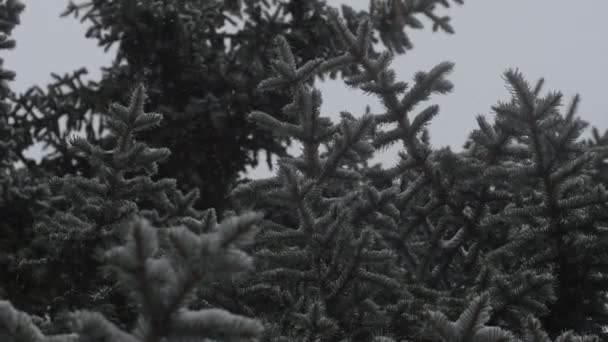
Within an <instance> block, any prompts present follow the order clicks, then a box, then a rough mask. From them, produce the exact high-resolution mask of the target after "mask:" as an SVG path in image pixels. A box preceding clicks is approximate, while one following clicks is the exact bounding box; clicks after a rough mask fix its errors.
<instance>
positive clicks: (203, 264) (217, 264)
mask: <svg viewBox="0 0 608 342" xmlns="http://www.w3.org/2000/svg"><path fill="white" fill-rule="evenodd" d="M260 217H261V216H260V215H259V214H257V213H248V214H243V215H240V216H239V217H233V218H232V219H230V220H227V221H225V222H223V223H221V224H219V225H215V226H213V227H212V229H211V230H210V231H207V232H202V231H198V232H197V231H192V230H190V229H189V228H187V227H185V226H176V227H172V228H170V229H169V230H168V231H167V239H168V241H169V243H170V245H171V249H170V250H165V251H164V252H162V253H161V251H160V249H159V240H160V239H159V236H158V230H157V229H156V228H154V227H152V226H151V225H150V224H149V222H148V221H147V220H146V219H142V218H138V219H137V218H136V219H135V220H134V221H133V222H132V223H131V224H130V225H129V226H128V233H127V236H126V242H125V243H124V244H123V245H122V246H116V247H113V248H111V249H110V250H108V251H107V252H106V253H105V254H104V259H105V260H106V262H107V263H108V266H109V268H110V269H112V270H113V271H114V272H115V273H116V274H117V277H118V279H119V280H120V283H121V285H122V286H124V287H125V288H126V289H127V290H129V294H130V295H131V298H132V300H134V301H135V302H136V303H137V308H138V311H139V312H138V317H137V324H136V325H135V326H134V327H133V328H132V329H131V330H128V331H127V330H125V329H121V328H120V327H119V326H117V325H116V324H115V323H113V322H112V321H110V320H108V319H107V318H106V317H104V316H103V315H101V314H100V313H99V312H94V311H86V310H82V311H76V312H74V313H72V314H71V315H70V317H69V329H70V331H69V332H66V333H62V334H54V335H45V334H44V333H43V332H42V331H41V330H40V329H39V327H38V326H37V325H36V324H34V321H33V320H32V318H31V317H30V316H29V315H28V314H27V313H24V312H21V311H18V310H15V309H14V308H13V306H12V305H11V304H10V302H7V301H1V302H0V337H2V340H3V341H10V342H13V341H23V342H46V341H57V342H59V341H65V342H68V341H70V342H71V341H74V342H76V341H78V342H84V341H133V342H135V341H141V342H160V341H192V340H197V341H215V340H226V341H252V340H255V339H256V337H257V336H259V335H260V334H261V332H262V329H263V328H262V326H261V324H260V323H258V322H257V321H256V320H253V319H250V318H246V317H242V316H238V315H233V314H231V313H230V312H228V311H225V310H221V309H202V310H190V309H188V308H187V305H188V302H190V301H191V296H192V292H193V290H194V289H195V288H196V286H197V284H198V283H199V282H201V281H205V280H212V279H217V278H220V279H221V278H224V277H227V276H234V275H235V274H238V273H239V272H243V271H245V270H247V269H249V268H250V267H251V265H252V261H251V259H250V258H249V257H248V256H247V254H245V253H244V252H243V251H242V250H241V249H240V248H242V247H243V246H245V245H247V243H248V242H249V241H251V238H252V237H251V235H252V233H253V232H254V231H253V230H252V229H251V228H252V227H253V224H255V222H256V221H258V220H259V219H260ZM169 251H170V253H168V252H169Z"/></svg>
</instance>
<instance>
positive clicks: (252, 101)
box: [13, 0, 462, 213]
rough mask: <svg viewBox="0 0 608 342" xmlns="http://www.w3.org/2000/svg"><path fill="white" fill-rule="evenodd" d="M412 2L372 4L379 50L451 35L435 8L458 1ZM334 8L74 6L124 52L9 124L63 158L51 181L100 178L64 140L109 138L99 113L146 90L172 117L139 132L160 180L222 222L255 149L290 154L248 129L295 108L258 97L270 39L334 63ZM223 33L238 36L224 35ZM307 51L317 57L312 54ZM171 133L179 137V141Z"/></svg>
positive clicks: (21, 103) (39, 97) (19, 109)
mask: <svg viewBox="0 0 608 342" xmlns="http://www.w3.org/2000/svg"><path fill="white" fill-rule="evenodd" d="M461 2H462V1H461V0H457V1H454V3H461ZM409 3H410V2H409V1H402V0H398V1H393V0H390V1H376V0H374V1H370V11H371V12H372V14H373V15H372V18H373V22H374V27H375V29H376V30H377V31H378V33H379V39H378V40H379V41H381V42H383V43H384V44H385V45H387V46H388V47H389V48H390V49H392V50H393V51H396V52H398V53H404V52H405V51H406V50H407V49H410V48H412V43H411V41H410V39H409V38H408V35H407V32H406V30H407V31H409V30H410V29H420V28H422V27H423V20H422V19H421V18H420V17H426V18H427V19H428V20H429V21H430V22H431V23H432V24H433V29H434V30H438V29H441V30H442V31H445V32H448V33H451V32H453V29H452V27H451V26H450V25H449V17H447V16H441V15H439V14H436V12H437V7H439V6H442V7H443V6H446V7H447V6H448V5H449V4H450V3H451V2H449V1H445V0H441V1H440V0H424V1H417V2H416V3H415V5H412V6H410V5H408V4H409ZM330 5H331V2H325V1H320V0H314V1H296V0H290V1H277V0H273V1H266V0H265V1H249V0H248V1H233V0H230V1H228V0H226V1H200V0H197V1H192V0H190V1H182V0H179V1H177V0H169V1H168V0H163V1H160V0H144V1H137V2H133V1H79V2H77V3H75V2H70V4H69V6H68V8H67V10H66V12H65V14H64V15H65V16H68V15H71V14H74V15H75V16H76V17H78V18H80V19H81V21H83V22H85V23H86V24H87V25H88V29H87V37H89V38H92V39H95V40H97V41H98V43H99V45H100V47H103V48H104V49H109V48H110V47H111V46H115V45H118V47H117V55H116V58H115V59H114V62H113V64H112V66H110V67H109V68H104V69H103V77H102V79H101V80H98V81H95V82H85V81H84V80H83V77H84V76H85V75H86V70H84V69H79V70H77V71H75V72H74V73H71V74H67V75H53V76H54V78H55V81H54V82H53V83H51V84H49V85H48V87H47V89H46V90H43V89H41V88H39V87H32V88H31V89H29V90H28V91H27V92H26V93H25V94H22V95H20V96H19V97H18V98H16V99H15V101H16V102H17V106H15V110H14V113H13V116H15V120H16V121H17V124H18V125H20V126H21V127H25V128H26V129H33V130H34V132H35V140H36V141H40V142H44V143H45V144H48V145H49V146H50V147H52V149H54V150H56V152H55V153H52V154H48V155H47V156H45V157H44V160H43V161H42V163H41V165H40V166H41V167H43V168H44V169H45V170H48V171H49V172H52V173H54V174H65V173H75V172H76V171H78V172H86V174H85V175H87V176H89V175H92V172H93V170H92V169H91V166H90V165H88V164H87V160H86V159H83V158H78V157H74V156H72V155H71V154H70V153H69V152H68V151H67V149H66V147H65V144H64V143H63V142H64V141H65V139H66V137H68V136H70V135H71V134H72V133H73V132H74V131H75V130H78V131H80V130H82V129H85V130H86V132H87V139H89V140H90V141H94V142H98V141H99V140H102V139H103V134H102V132H104V131H105V130H106V129H107V127H105V126H103V124H102V125H101V126H100V127H96V125H94V122H95V120H96V116H97V114H96V113H102V112H103V111H104V110H105V108H104V107H105V106H106V103H108V102H109V101H113V100H115V99H118V98H120V97H121V96H122V95H123V94H125V93H127V92H128V87H129V86H130V85H131V84H132V83H133V81H142V82H144V83H146V84H147V86H148V90H149V97H150V105H151V106H153V107H154V108H158V109H159V110H161V111H162V112H163V113H165V120H164V122H163V124H162V125H160V126H159V127H156V128H153V129H151V130H148V131H146V132H142V138H143V139H144V140H145V141H147V142H148V143H150V144H151V145H152V146H165V147H168V148H170V149H171V150H172V151H173V153H172V154H171V156H170V157H169V160H168V162H167V163H164V164H161V165H159V175H160V176H162V177H169V178H176V179H177V180H178V184H179V185H180V187H181V188H182V189H188V190H189V189H193V188H198V189H199V191H200V192H201V193H206V194H207V195H206V196H204V197H202V198H201V199H199V200H198V203H197V204H199V205H200V206H201V207H203V208H204V207H215V208H216V209H218V210H219V211H220V213H221V211H222V209H223V208H222V207H223V206H224V204H225V201H224V197H225V195H227V193H228V192H229V190H230V188H231V187H232V185H233V184H234V183H235V182H236V180H237V178H238V173H239V172H240V171H244V170H245V167H246V166H250V165H251V166H255V165H257V163H258V152H259V151H261V150H264V151H266V161H267V163H268V164H269V165H270V164H271V156H272V155H284V154H285V147H284V140H277V139H276V138H275V137H273V136H272V135H271V134H269V132H267V131H264V130H261V129H258V128H256V126H255V125H252V124H250V123H248V122H247V121H246V120H245V114H246V113H248V112H249V111H251V110H252V109H258V110H264V111H266V112H269V113H275V114H277V115H280V108H282V107H283V106H284V105H286V104H287V101H285V96H280V94H266V95H265V96H259V94H257V93H256V92H255V91H254V90H255V87H256V85H257V84H258V83H259V82H260V81H261V80H262V79H263V78H264V77H265V75H266V73H267V70H266V67H267V66H268V65H269V59H270V57H271V56H270V53H269V51H270V42H271V41H272V38H273V37H274V35H276V34H279V33H281V34H284V35H286V37H287V39H288V40H289V41H290V42H291V43H292V44H293V46H294V53H295V55H296V56H297V58H298V59H301V60H309V59H314V58H318V57H321V58H325V57H328V56H330V55H331V54H332V53H333V51H334V47H333V46H332V42H331V33H330V32H329V31H328V29H327V27H328V25H327V24H326V22H327V16H328V15H327V13H328V10H329V9H330V8H331V7H330ZM343 11H344V13H345V15H346V16H347V18H348V22H349V25H351V27H355V26H356V25H357V23H358V21H359V20H360V18H361V17H362V16H363V15H365V12H356V11H354V10H352V9H351V8H350V7H348V6H344V7H343ZM224 25H227V26H231V25H235V26H237V25H238V26H242V28H240V29H238V30H237V31H236V32H226V30H224V29H222V27H223V26H224ZM311 44H312V45H314V46H315V47H316V48H314V49H310V45H311ZM342 73H344V74H348V73H349V71H348V70H342ZM333 76H334V77H335V73H334V74H333ZM283 119H284V118H283ZM59 122H65V123H66V128H65V129H63V128H62V125H60V124H59ZM175 131H180V132H182V134H180V136H179V138H177V137H176V136H175V134H174V132H175ZM102 143H103V141H102ZM174 164H179V165H180V167H179V168H175V167H172V166H171V165H174ZM87 170H89V171H87Z"/></svg>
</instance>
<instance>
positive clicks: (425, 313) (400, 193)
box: [232, 14, 606, 341]
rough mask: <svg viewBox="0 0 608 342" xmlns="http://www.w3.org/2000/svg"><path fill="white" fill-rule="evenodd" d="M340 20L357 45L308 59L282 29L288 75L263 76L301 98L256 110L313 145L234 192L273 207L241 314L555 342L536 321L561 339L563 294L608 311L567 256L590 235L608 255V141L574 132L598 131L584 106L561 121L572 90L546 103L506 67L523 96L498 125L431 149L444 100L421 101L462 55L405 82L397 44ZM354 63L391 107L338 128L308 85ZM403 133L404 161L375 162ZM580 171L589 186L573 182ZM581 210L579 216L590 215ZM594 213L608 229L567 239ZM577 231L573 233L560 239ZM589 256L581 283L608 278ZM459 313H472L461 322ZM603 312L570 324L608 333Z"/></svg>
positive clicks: (396, 333) (282, 61)
mask: <svg viewBox="0 0 608 342" xmlns="http://www.w3.org/2000/svg"><path fill="white" fill-rule="evenodd" d="M333 28H334V33H335V37H336V39H337V40H338V42H339V43H340V44H341V46H342V49H343V53H342V54H341V55H339V56H337V57H335V58H332V59H330V60H326V61H323V60H312V61H308V62H302V65H301V66H298V65H297V63H296V60H295V58H294V56H293V55H292V54H291V51H290V47H289V45H288V43H287V42H286V41H285V39H283V38H282V37H278V38H277V41H276V42H277V55H278V58H277V59H276V60H275V61H273V63H272V67H273V70H274V75H273V77H271V78H269V79H267V80H265V81H263V82H262V83H261V84H260V85H259V90H260V91H274V90H285V89H288V90H289V91H290V93H291V95H292V97H293V102H292V103H290V104H289V105H287V106H286V107H285V108H284V113H285V114H286V115H287V117H288V119H289V120H288V121H280V120H278V119H276V118H274V117H273V116H272V115H271V114H268V113H263V112H259V111H255V112H253V113H251V114H250V119H251V120H252V121H254V122H255V123H256V124H258V125H259V126H261V127H263V128H265V129H269V130H271V131H272V132H274V133H275V134H278V135H283V136H287V137H290V138H293V139H295V140H297V141H299V142H300V143H301V144H302V154H301V155H300V156H297V157H285V158H282V159H281V160H280V161H279V168H278V169H277V171H276V175H275V176H274V177H272V178H269V179H262V180H256V181H252V182H250V183H248V184H245V185H242V186H240V187H238V188H237V189H235V190H234V191H233V193H232V199H233V201H234V203H235V206H236V207H237V208H241V209H251V208H256V209H260V210H264V211H265V212H267V214H268V215H267V216H266V217H265V219H264V220H263V221H262V223H261V227H262V232H261V234H260V235H259V236H258V239H257V244H256V245H257V249H256V250H257V252H256V256H257V258H258V259H259V260H260V261H259V267H258V272H256V273H255V274H254V275H253V276H252V277H251V278H249V279H248V280H247V281H245V282H244V283H241V284H239V285H238V286H240V289H239V290H238V291H237V293H242V294H244V295H245V300H243V301H241V302H240V303H241V305H243V306H244V307H243V309H242V310H243V311H244V312H248V311H251V312H258V313H260V314H261V316H260V318H261V319H264V320H265V321H266V322H268V323H267V325H268V326H269V329H268V330H267V331H268V332H273V334H274V335H278V336H281V338H280V339H279V340H281V341H288V340H293V339H294V338H295V339H297V338H298V337H297V336H300V337H301V336H305V337H304V340H310V341H313V340H320V341H342V340H372V339H376V340H377V341H390V340H392V339H395V338H396V339H398V340H399V339H413V340H425V341H426V340H435V339H436V338H440V339H442V340H444V341H465V340H466V341H468V340H478V341H506V340H517V339H518V338H519V337H516V336H520V337H522V338H524V336H532V335H534V336H536V337H527V340H530V341H548V339H547V334H546V333H545V332H544V331H543V326H542V325H541V324H539V321H538V319H537V318H540V319H544V325H545V328H547V327H548V328H549V329H550V332H551V333H552V334H554V335H559V334H560V333H561V332H562V330H567V329H560V328H559V327H557V326H556V325H555V323H554V322H555V321H557V320H558V319H559V317H560V315H562V314H566V313H565V312H564V311H561V309H560V306H561V304H560V301H563V300H567V299H568V298H584V297H585V296H593V298H594V300H595V304H591V303H594V302H590V305H589V306H588V307H585V306H584V305H583V306H578V307H577V308H578V309H577V311H576V313H575V312H570V313H568V314H569V315H570V316H571V317H573V315H583V317H585V316H584V315H589V314H591V313H593V315H596V314H597V315H598V316H593V317H598V318H600V317H603V316H602V315H603V313H602V310H605V304H606V299H605V297H602V296H601V295H602V294H605V289H606V286H600V287H597V288H596V289H597V290H596V292H593V291H588V292H586V294H583V293H581V292H580V290H579V292H571V291H573V290H574V289H575V287H576V284H575V283H574V282H572V283H569V280H567V279H568V277H572V276H574V275H575V274H576V273H571V272H574V270H573V269H572V268H570V269H569V270H568V268H567V267H569V266H567V263H568V261H566V260H576V259H569V258H572V257H574V255H573V254H571V255H570V256H568V255H569V253H570V252H569V250H568V249H559V246H572V249H571V250H572V251H574V250H577V251H578V253H579V255H580V253H581V252H582V250H581V249H579V248H577V247H576V244H578V245H579V246H582V243H583V242H584V241H586V242H589V241H591V242H592V243H594V244H595V245H596V246H597V248H592V249H590V250H586V251H585V252H584V254H583V255H585V254H586V255H588V258H589V260H590V261H591V260H595V262H596V263H602V261H601V260H603V259H602V255H603V254H602V252H601V251H602V250H603V247H602V246H603V244H604V242H603V241H606V239H605V238H603V237H600V236H602V234H604V233H603V232H604V229H603V228H601V227H600V226H601V224H602V222H606V221H605V216H602V214H601V209H600V208H602V207H603V206H605V202H606V193H605V190H604V189H603V187H602V186H601V185H594V183H593V182H592V181H590V180H589V178H588V177H586V176H584V172H588V171H584V170H585V169H586V167H588V166H590V165H593V164H592V162H593V161H595V160H597V159H598V158H601V157H602V155H605V149H602V147H601V146H596V147H594V148H586V147H585V146H586V145H581V144H579V143H577V142H575V140H576V139H577V138H578V136H579V133H580V130H581V129H582V128H583V127H584V124H583V123H582V121H580V119H578V118H575V117H574V111H575V109H576V108H575V107H576V106H575V105H574V106H571V107H570V109H569V110H568V113H567V114H566V115H565V116H561V115H560V114H559V113H558V112H557V109H556V108H557V106H558V105H559V101H558V97H559V96H558V95H556V94H553V93H552V94H549V95H548V96H547V97H545V98H541V97H539V92H540V90H541V88H540V86H537V87H536V88H535V89H534V90H532V89H530V88H529V86H528V85H527V83H526V82H525V81H524V80H523V77H522V76H521V75H520V74H519V73H518V72H515V71H508V72H507V73H505V78H506V80H507V82H508V83H509V85H510V87H511V89H513V96H514V99H513V101H512V102H511V103H510V104H506V105H499V106H496V107H494V110H495V111H496V112H497V114H498V116H497V119H496V121H497V122H496V124H495V125H494V126H492V125H490V124H489V123H488V122H487V121H486V119H485V118H483V117H479V118H478V122H479V125H480V129H479V130H476V131H475V132H473V134H472V135H471V141H469V143H468V144H467V146H466V148H465V150H464V151H463V152H460V153H454V152H452V151H451V150H450V149H449V148H442V149H433V148H432V147H431V145H430V139H429V133H428V130H427V129H426V128H425V126H426V125H427V124H428V123H429V122H430V120H431V119H432V118H433V117H434V116H436V115H437V114H438V113H439V108H438V106H436V105H431V106H427V107H422V108H421V106H422V104H423V103H424V102H425V101H427V100H428V99H429V98H430V96H431V95H432V94H445V93H447V92H449V91H450V90H451V89H452V84H451V83H450V82H449V81H448V80H447V79H446V75H447V74H448V73H449V72H450V71H451V69H452V64H451V63H448V62H444V63H440V64H438V65H437V66H435V67H434V68H432V69H431V70H430V71H428V72H418V73H416V75H415V77H414V82H413V84H412V85H411V86H410V85H409V84H406V83H404V82H396V81H395V72H394V71H393V70H392V69H390V61H391V55H390V54H388V53H382V54H380V55H379V56H378V57H377V58H372V57H370V56H369V53H368V52H369V44H370V23H369V22H368V21H365V20H364V21H363V22H362V23H360V25H359V27H358V29H357V32H356V33H352V32H351V31H350V30H349V29H348V28H347V27H346V25H345V24H344V23H343V21H342V20H341V19H340V18H338V15H337V14H335V15H334V20H333ZM346 66H350V67H352V66H355V67H356V70H358V73H357V74H355V75H352V76H350V77H349V78H347V79H346V80H345V83H346V84H347V85H350V86H353V87H358V88H359V89H361V90H363V91H365V92H367V93H371V94H374V95H376V96H378V97H379V98H380V100H381V102H382V104H383V105H384V107H385V109H386V111H385V112H384V113H381V114H377V115H372V114H369V113H368V114H366V115H363V116H362V117H361V118H359V119H356V118H355V117H354V116H353V115H351V114H350V113H346V112H343V113H341V121H340V122H339V123H338V124H333V123H331V121H330V120H329V119H327V118H324V117H321V116H320V113H319V108H320V105H321V94H320V92H319V91H318V90H315V89H311V88H310V87H309V84H308V83H307V82H306V81H307V80H309V79H310V78H311V77H312V76H313V75H315V74H322V73H324V72H330V71H331V70H334V69H338V68H342V67H346ZM414 111H417V113H414ZM517 120H519V121H517ZM394 143H401V144H402V145H403V146H404V148H405V151H404V152H402V153H400V154H399V156H400V160H399V162H398V163H397V164H396V165H395V166H393V167H390V168H388V169H383V168H381V167H380V166H379V165H374V166H371V167H370V166H368V164H367V160H368V159H369V158H370V156H372V155H373V153H374V152H375V151H377V150H381V149H383V148H385V147H387V146H390V145H392V144H394ZM583 150H584V151H583ZM535 163H536V164H535ZM587 170H588V169H587ZM577 172H579V174H578V175H577V177H579V180H578V181H574V179H572V180H570V181H567V180H568V179H569V178H572V177H574V176H575V175H576V173H577ZM580 172H583V175H581V174H580ZM543 174H544V176H543ZM580 177H582V178H580ZM564 182H565V184H564V185H563V186H562V185H560V184H562V183H564ZM567 184H570V185H567ZM574 184H578V186H579V188H576V187H573V185H574ZM581 186H582V187H581ZM587 186H588V187H589V188H587ZM553 189H555V190H553ZM558 189H563V190H561V191H558ZM566 189H569V191H566ZM583 193H585V194H584V195H583ZM550 203H551V204H550ZM551 208H553V209H551ZM583 208H584V209H583ZM568 210H579V214H578V218H577V215H576V214H575V212H570V211H568ZM580 210H583V211H582V212H581V211H580ZM604 212H605V211H604ZM570 213H571V214H570ZM515 218H518V219H517V220H515ZM568 219H570V220H572V221H571V224H573V225H574V226H571V225H568V224H567V220H568ZM564 220H566V221H564ZM581 220H586V221H581ZM551 222H553V223H551ZM592 222H593V224H598V225H600V226H598V227H597V228H589V229H590V230H588V231H587V233H585V235H578V238H567V236H568V235H569V234H575V233H576V232H577V229H580V228H575V227H581V224H585V223H587V224H592ZM547 225H554V226H555V227H556V228H555V229H554V230H552V231H551V232H552V235H550V236H547V235H546V234H547V233H549V232H550V231H549V230H547V228H542V227H547ZM536 227H538V228H536ZM557 227H562V228H557ZM567 227H572V228H567ZM567 229H570V231H569V232H568V230H567ZM589 232H595V233H593V234H596V236H597V237H593V236H591V235H589ZM560 234H561V235H560ZM597 234H599V235H597ZM574 236H576V235H574ZM583 236H588V237H589V238H583ZM547 239H548V241H549V243H550V244H549V245H548V246H550V247H549V248H548V249H546V250H545V249H543V250H540V251H539V250H538V248H537V247H536V248H534V249H532V248H533V247H532V246H533V245H531V244H530V243H532V242H535V243H537V246H538V243H541V241H547ZM563 239H565V240H564V241H568V239H570V242H566V244H564V243H559V245H558V248H554V247H553V245H551V243H552V241H559V240H563ZM586 242H585V243H586ZM542 243H543V245H544V244H545V242H542ZM526 246H527V247H526ZM505 256H507V257H508V258H507V259H505ZM501 258H502V259H501ZM548 258H549V259H548ZM551 258H552V259H551ZM560 260H561V261H560ZM579 260H580V259H579ZM560 262H561V264H560ZM588 265H589V266H588V267H589V268H588V271H587V273H585V274H580V275H579V276H577V277H580V278H577V279H580V281H585V282H587V281H588V280H584V279H589V281H592V282H594V283H595V284H599V282H600V281H603V279H604V278H602V277H600V276H599V274H600V273H596V272H597V271H593V269H596V270H598V271H599V270H600V268H601V266H600V264H592V263H588ZM556 266H557V267H556ZM556 271H557V272H556ZM599 272H601V271H599ZM573 279H574V278H573ZM594 288H595V287H594ZM574 291H577V290H574ZM575 293H576V297H569V295H570V294H575ZM594 293H595V294H594ZM560 296H564V297H563V298H562V299H561V300H560V299H559V297H560ZM246 298H249V301H248V300H247V299H246ZM252 298H261V299H259V301H256V300H253V299H252ZM243 303H245V304H243ZM256 303H257V304H258V305H259V303H265V304H268V303H272V304H271V305H266V306H265V307H264V308H260V307H257V308H256V306H255V305H256ZM490 308H492V310H490ZM439 312H444V313H446V314H447V316H446V315H445V314H443V313H441V314H440V313H439ZM459 313H462V314H461V316H460V317H461V318H460V319H458V320H457V321H455V322H453V323H452V322H449V321H448V319H447V317H448V316H455V315H458V314H459ZM550 320H551V322H550ZM530 322H534V324H532V323H530ZM600 322H601V321H598V322H593V321H591V322H588V324H587V323H584V322H580V321H578V322H577V321H565V320H563V319H562V320H561V323H560V324H562V325H561V327H570V328H576V329H577V331H579V332H582V333H592V334H601V326H600V325H599V324H600ZM486 323H488V324H491V325H495V326H500V328H499V327H488V326H485V325H484V324H486ZM504 328H508V329H509V330H511V331H510V332H507V331H506V330H503V329H504ZM526 334H527V335H526ZM537 337H538V338H537ZM580 339H583V340H592V339H593V337H584V338H583V337H580V336H578V335H576V334H573V333H571V332H570V333H567V334H564V335H561V336H560V337H559V338H558V340H560V341H579V340H580ZM271 340H272V339H271Z"/></svg>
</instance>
